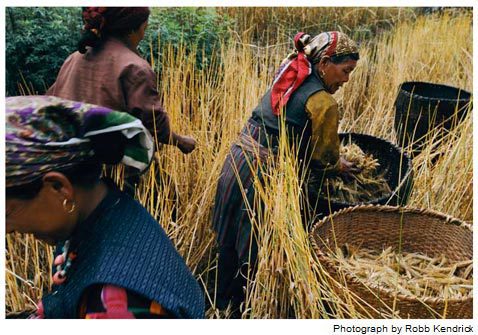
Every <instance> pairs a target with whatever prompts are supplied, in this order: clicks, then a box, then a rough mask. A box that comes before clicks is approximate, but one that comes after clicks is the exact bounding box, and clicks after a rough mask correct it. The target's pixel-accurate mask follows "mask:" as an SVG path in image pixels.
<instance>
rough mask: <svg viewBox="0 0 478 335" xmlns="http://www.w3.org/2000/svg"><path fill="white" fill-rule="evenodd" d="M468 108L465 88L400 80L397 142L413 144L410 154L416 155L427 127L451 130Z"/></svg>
mask: <svg viewBox="0 0 478 335" xmlns="http://www.w3.org/2000/svg"><path fill="white" fill-rule="evenodd" d="M471 107H472V103H471V93H470V92H467V91H465V90H462V89H459V88H456V87H452V86H446V85H439V84H433V83H426V82H418V81H417V82H405V83H402V84H401V85H400V88H399V91H398V95H397V99H396V100H395V125H394V126H395V131H396V133H397V144H398V145H399V146H400V147H402V148H405V147H408V146H409V145H410V144H412V151H413V153H414V154H418V153H420V152H421V148H422V146H423V145H424V142H425V138H426V135H427V133H428V132H429V131H430V130H433V129H439V130H451V129H453V128H454V126H456V125H457V124H458V123H459V122H460V121H461V120H463V118H464V117H465V116H466V114H467V111H468V110H469V109H471ZM443 134H445V132H443Z"/></svg>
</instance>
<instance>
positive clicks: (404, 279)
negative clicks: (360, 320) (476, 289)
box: [332, 245, 473, 299]
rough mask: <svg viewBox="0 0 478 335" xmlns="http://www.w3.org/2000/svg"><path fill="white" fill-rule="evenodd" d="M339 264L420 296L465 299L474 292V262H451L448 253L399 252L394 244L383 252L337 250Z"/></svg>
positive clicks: (359, 275) (363, 278)
mask: <svg viewBox="0 0 478 335" xmlns="http://www.w3.org/2000/svg"><path fill="white" fill-rule="evenodd" d="M334 256H335V257H332V260H333V261H334V262H335V263H336V266H337V267H338V268H339V269H340V270H342V271H346V272H348V273H351V274H353V275H354V276H356V277H357V278H359V279H360V280H361V281H363V282H364V283H366V284H371V285H374V286H378V287H383V288H386V289H389V290H392V291H393V292H397V293H399V294H404V295H409V296H416V297H418V298H426V297H435V298H443V299H450V298H464V297H470V296H472V295H473V261H472V260H466V261H461V262H451V261H450V260H448V259H447V258H446V257H445V255H441V256H440V257H435V258H432V257H429V256H426V255H423V254H419V253H408V252H403V253H396V252H394V251H393V250H392V248H391V247H389V248H387V249H385V250H383V251H382V252H381V253H378V252H377V251H370V250H366V249H353V248H350V247H348V245H345V246H343V247H342V248H341V249H337V251H336V254H335V255H334Z"/></svg>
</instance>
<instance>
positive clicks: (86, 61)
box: [47, 38, 154, 112]
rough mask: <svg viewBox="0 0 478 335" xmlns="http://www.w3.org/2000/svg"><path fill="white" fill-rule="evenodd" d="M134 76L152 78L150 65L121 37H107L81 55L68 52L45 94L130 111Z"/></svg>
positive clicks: (135, 78) (133, 104) (132, 102)
mask: <svg viewBox="0 0 478 335" xmlns="http://www.w3.org/2000/svg"><path fill="white" fill-rule="evenodd" d="M138 79H141V80H142V81H146V82H148V81H149V80H154V74H153V71H152V69H151V66H150V65H149V64H148V63H147V62H146V61H145V60H144V59H142V58H141V57H140V56H139V55H138V54H137V53H136V52H134V51H133V50H131V49H130V48H128V47H127V45H126V44H125V43H123V42H122V41H121V40H119V39H116V38H109V39H108V40H107V41H105V42H104V44H103V45H101V46H99V47H97V48H90V49H89V50H88V51H87V52H86V53H85V54H81V53H80V52H75V53H73V54H71V55H70V56H69V57H68V59H67V60H66V61H65V63H64V64H63V66H62V68H61V70H60V72H59V74H58V77H57V80H56V82H55V83H54V84H53V86H51V87H50V89H49V90H48V92H47V94H48V95H54V96H57V97H60V98H63V99H69V100H73V101H85V102H88V103H92V104H96V105H100V106H105V107H109V108H111V109H115V110H121V111H125V112H131V108H132V107H133V106H135V105H136V104H137V102H136V101H134V99H135V95H134V94H133V92H132V88H133V86H135V85H137V84H138V83H136V81H137V80H138ZM143 98H144V96H143ZM141 103H144V102H141ZM152 104H154V102H152Z"/></svg>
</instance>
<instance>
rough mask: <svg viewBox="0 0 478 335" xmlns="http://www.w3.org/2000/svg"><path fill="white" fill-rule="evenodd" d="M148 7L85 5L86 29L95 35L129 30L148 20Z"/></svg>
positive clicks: (84, 19) (84, 18)
mask: <svg viewBox="0 0 478 335" xmlns="http://www.w3.org/2000/svg"><path fill="white" fill-rule="evenodd" d="M149 14H150V10H149V8H148V7H84V8H83V22H84V27H83V29H84V30H90V31H92V32H93V33H95V35H98V36H100V35H101V34H102V33H109V34H112V33H118V32H128V31H131V30H133V29H136V28H138V27H139V26H140V25H141V24H142V23H143V22H145V21H146V20H148V17H149Z"/></svg>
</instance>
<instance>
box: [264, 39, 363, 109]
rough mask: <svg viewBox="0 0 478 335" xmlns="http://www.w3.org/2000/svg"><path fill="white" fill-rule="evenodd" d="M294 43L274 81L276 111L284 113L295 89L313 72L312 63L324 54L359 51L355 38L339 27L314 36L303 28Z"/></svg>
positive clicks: (272, 94)
mask: <svg viewBox="0 0 478 335" xmlns="http://www.w3.org/2000/svg"><path fill="white" fill-rule="evenodd" d="M294 46H295V51H294V52H293V53H291V54H289V55H288V56H287V57H286V58H285V59H284V60H283V61H282V63H281V65H280V67H279V70H278V71H277V72H276V75H275V77H274V81H273V83H272V88H271V105H272V110H273V113H274V114H275V115H280V111H281V109H282V107H284V106H285V105H286V104H287V101H289V98H290V96H291V95H292V93H294V91H295V90H296V89H297V88H298V87H299V86H300V85H301V84H302V83H303V82H304V80H305V79H306V78H307V77H308V76H309V75H310V74H311V73H312V64H315V63H317V62H318V61H320V59H321V58H322V57H323V56H329V57H332V56H340V55H347V54H354V53H358V48H357V45H356V44H355V42H354V41H353V40H351V39H350V38H349V37H348V36H347V35H345V34H344V33H341V32H338V31H330V32H324V33H321V34H319V35H317V36H315V37H314V38H311V37H310V35H307V34H306V33H303V32H300V33H298V34H296V35H295V37H294ZM311 63H312V64H311Z"/></svg>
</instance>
